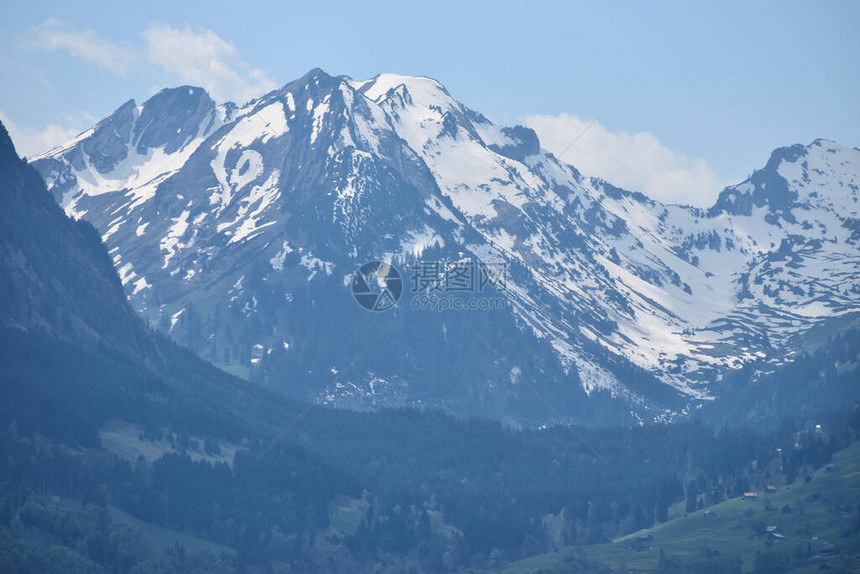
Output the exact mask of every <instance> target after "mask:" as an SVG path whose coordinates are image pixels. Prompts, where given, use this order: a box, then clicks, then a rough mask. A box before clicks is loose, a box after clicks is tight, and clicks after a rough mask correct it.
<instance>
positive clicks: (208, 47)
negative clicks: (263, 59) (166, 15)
mask: <svg viewBox="0 0 860 574" xmlns="http://www.w3.org/2000/svg"><path fill="white" fill-rule="evenodd" d="M143 38H144V40H145V41H146V47H147V52H148V54H149V59H150V61H151V62H152V63H153V64H155V65H157V66H159V67H161V68H162V69H164V70H165V71H166V72H168V73H169V74H170V75H172V76H174V77H175V78H177V79H178V80H180V81H182V82H185V83H189V84H194V85H197V86H201V87H203V88H204V89H205V90H206V91H208V92H209V93H210V94H212V96H213V97H214V98H215V99H216V100H219V101H223V100H233V101H236V102H238V103H242V102H245V101H247V100H250V99H252V98H254V97H257V96H260V95H262V94H264V93H265V92H267V91H269V90H272V89H274V88H275V83H274V82H273V81H272V80H271V79H270V78H269V76H268V75H267V74H266V73H265V72H264V71H263V70H260V69H258V68H252V67H251V66H249V65H248V64H246V63H245V62H244V61H242V59H241V58H240V57H239V54H238V52H237V50H236V47H235V46H234V45H233V44H232V43H230V42H227V41H225V40H223V39H222V38H221V37H220V36H218V35H217V34H215V33H214V32H212V31H211V30H207V29H205V28H191V27H188V26H186V27H184V28H174V27H172V26H168V25H164V24H152V25H150V26H149V28H147V29H146V30H145V31H144V32H143Z"/></svg>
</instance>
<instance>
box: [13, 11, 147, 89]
mask: <svg viewBox="0 0 860 574" xmlns="http://www.w3.org/2000/svg"><path fill="white" fill-rule="evenodd" d="M30 32H31V33H30V36H29V38H28V39H27V41H26V43H25V45H26V46H27V47H28V48H30V49H33V50H41V51H45V52H56V51H59V50H63V51H66V52H68V53H69V54H71V55H72V56H74V57H75V58H79V59H81V60H84V61H85V62H89V63H91V64H95V65H96V66H98V67H100V68H102V69H104V70H107V71H108V72H111V73H112V74H116V75H117V76H128V75H129V73H130V72H131V71H132V70H133V69H134V65H135V61H136V60H137V58H136V55H135V53H134V51H133V50H131V49H127V48H123V47H122V46H119V45H117V44H114V43H113V42H110V41H109V40H105V39H104V38H101V37H100V36H99V35H98V34H96V33H95V32H94V31H93V30H80V31H76V30H72V29H71V28H70V27H69V26H68V25H66V24H65V23H64V22H61V21H60V20H55V19H53V18H52V19H50V20H47V21H45V22H44V23H43V24H40V25H39V26H36V27H34V28H32V29H31V31H30Z"/></svg>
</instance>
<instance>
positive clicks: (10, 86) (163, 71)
mask: <svg viewBox="0 0 860 574" xmlns="http://www.w3.org/2000/svg"><path fill="white" fill-rule="evenodd" d="M4 4H5V5H4V8H3V18H2V20H0V117H2V119H3V121H4V122H6V123H8V124H11V127H12V132H13V135H14V136H16V139H17V140H18V141H19V144H18V145H19V147H20V148H21V149H22V151H23V152H24V153H31V154H32V153H35V152H36V151H38V150H39V148H42V147H44V146H46V145H49V144H51V143H57V142H58V141H59V140H62V139H63V138H65V137H68V135H69V134H73V133H75V132H76V131H80V130H83V129H85V128H86V127H88V126H89V125H90V124H91V123H92V122H94V121H96V120H98V119H100V118H102V117H104V116H105V115H107V114H108V113H110V112H111V111H112V110H113V109H115V108H116V107H118V106H119V105H120V104H122V103H123V102H124V101H126V100H128V99H129V98H135V99H137V100H138V101H139V102H141V101H143V100H145V99H146V98H147V97H148V96H150V95H151V94H153V93H154V92H155V91H157V90H158V89H160V88H162V87H165V86H169V85H178V84H184V83H194V84H198V85H202V86H203V87H205V88H207V89H209V90H210V91H211V92H213V94H214V96H215V97H216V99H222V100H223V99H241V98H244V97H248V96H250V95H256V94H258V93H263V92H264V91H265V90H267V89H269V88H271V87H274V86H278V85H282V84H284V83H286V82H288V81H290V80H292V79H295V78H297V77H299V76H301V75H302V74H303V73H305V72H306V71H307V70H309V69H311V68H314V67H321V68H323V69H324V70H326V71H327V72H329V73H331V74H346V75H349V76H352V77H353V78H356V79H359V78H367V77H371V76H373V75H375V74H377V73H381V72H397V73H402V74H415V75H427V76H431V77H434V78H436V79H438V80H440V81H441V82H442V83H443V84H445V86H446V87H447V88H448V90H449V91H450V92H451V94H452V95H453V96H454V97H455V98H457V99H458V100H460V101H461V102H463V103H464V104H466V105H467V106H469V107H472V108H474V109H476V110H479V111H481V112H482V113H484V114H485V115H486V116H488V117H489V118H490V119H492V120H493V121H496V122H499V123H505V124H512V123H527V124H529V125H531V126H532V127H534V128H536V129H537V131H538V133H539V134H540V135H541V137H542V141H543V143H544V146H545V147H547V148H548V149H552V150H554V151H560V149H563V148H564V147H566V145H567V143H569V142H570V141H571V140H573V138H575V137H576V136H577V135H578V134H579V133H581V131H582V130H583V129H584V128H585V127H586V126H588V125H589V122H590V121H591V120H592V119H594V118H596V117H597V116H598V115H600V114H601V113H602V115H600V119H599V121H598V123H596V124H595V125H594V126H592V128H591V129H589V131H588V132H587V133H586V134H585V135H584V136H583V137H582V138H580V140H578V141H577V143H576V145H575V146H573V148H571V149H570V150H569V151H568V152H567V153H566V154H565V156H564V159H565V160H566V161H569V162H571V163H573V164H574V165H577V166H578V167H580V168H581V169H583V170H584V171H586V173H589V174H592V175H601V176H603V177H606V178H607V179H609V180H611V181H614V182H617V183H619V184H621V185H625V186H627V187H631V188H636V189H641V190H644V191H646V192H647V193H650V194H651V195H654V196H655V197H658V198H661V199H667V200H675V201H686V202H689V203H694V204H707V203H708V202H710V201H711V200H712V198H713V195H714V194H715V193H716V191H718V189H719V188H720V187H721V186H722V185H724V184H727V183H732V182H736V181H739V180H741V179H743V178H744V177H745V176H746V175H748V174H749V173H750V172H751V171H752V170H753V169H756V168H758V167H761V166H762V165H763V164H764V162H765V161H766V160H767V157H768V155H769V153H770V151H771V150H772V149H774V148H775V147H779V146H783V145H790V144H793V143H797V142H800V143H809V142H810V141H812V140H814V139H815V138H818V137H825V138H828V139H833V140H836V141H838V142H840V143H842V144H844V145H849V146H858V145H860V137H858V136H860V113H858V111H857V110H858V106H857V103H856V99H857V94H858V87H860V85H858V84H860V40H858V38H860V34H857V32H856V24H857V23H858V22H860V2H855V1H848V0H831V1H819V2H794V1H784V2H754V3H747V2H710V3H707V4H705V3H694V2H647V3H646V2H614V3H610V4H608V5H604V3H598V2H588V3H583V2H557V3H556V2H540V1H532V2H529V3H505V2H472V3H468V4H466V3H459V2H457V3H455V2H433V3H423V4H421V5H417V6H415V7H412V6H409V5H407V4H406V3H402V2H381V3H356V2H349V3H340V2H326V3H314V2H310V1H305V2H299V3H289V2H278V3H270V4H254V3H251V2H235V1H233V2H226V3H217V2H176V1H175V0H174V1H172V2H161V1H157V0H156V1H148V2H146V3H142V5H140V6H134V7H126V6H121V5H120V4H119V3H116V2H90V3H87V4H86V5H85V6H80V5H77V4H79V3H70V2H20V1H13V2H11V3H10V2H8V1H7V2H6V3H4Z"/></svg>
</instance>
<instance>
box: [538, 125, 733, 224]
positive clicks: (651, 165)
mask: <svg viewBox="0 0 860 574" xmlns="http://www.w3.org/2000/svg"><path fill="white" fill-rule="evenodd" d="M524 122H525V124H526V125H527V126H529V127H530V128H532V129H533V130H535V131H536V132H537V134H538V137H539V138H540V141H541V146H542V147H543V148H544V149H547V150H549V151H551V152H553V153H554V154H556V156H558V154H560V153H562V152H563V151H564V150H565V148H567V147H568V146H569V145H570V143H571V141H573V140H574V138H576V137H577V136H579V135H580V134H582V136H581V137H580V138H579V139H578V140H577V141H576V143H575V144H574V145H572V146H570V148H569V149H568V150H567V151H566V152H564V155H563V157H561V158H560V159H561V160H562V161H565V162H567V163H570V164H571V165H573V166H575V167H576V168H577V169H579V170H580V171H581V172H582V173H583V174H585V175H588V176H596V177H601V178H603V179H605V180H607V181H608V182H610V183H613V184H615V185H618V186H620V187H623V188H625V189H629V190H631V191H641V192H642V193H644V194H645V195H647V196H649V197H651V198H653V199H656V200H659V201H662V202H664V203H683V204H687V205H695V206H699V207H707V206H710V205H712V204H713V202H714V200H716V198H717V195H718V194H719V192H720V191H721V190H722V188H723V187H724V185H725V184H724V183H723V182H722V181H721V179H720V177H719V176H717V174H716V173H715V172H714V170H713V169H711V168H710V166H708V164H707V163H706V162H705V161H704V160H702V159H697V158H690V157H687V156H686V155H684V154H683V153H680V152H677V151H674V150H671V149H669V148H667V147H666V146H664V145H663V144H661V143H660V141H659V140H658V139H657V138H656V137H655V136H654V135H653V134H650V133H648V132H639V133H634V134H631V133H627V132H623V131H619V132H612V131H609V130H607V129H606V128H605V127H603V126H602V125H600V123H599V122H595V123H594V125H592V126H591V127H590V128H588V125H589V124H590V123H591V121H589V120H585V119H582V118H579V117H577V116H573V115H569V114H561V115H558V116H528V117H526V118H525V119H524ZM586 128H588V131H586V132H585V133H584V134H583V131H584V130H586Z"/></svg>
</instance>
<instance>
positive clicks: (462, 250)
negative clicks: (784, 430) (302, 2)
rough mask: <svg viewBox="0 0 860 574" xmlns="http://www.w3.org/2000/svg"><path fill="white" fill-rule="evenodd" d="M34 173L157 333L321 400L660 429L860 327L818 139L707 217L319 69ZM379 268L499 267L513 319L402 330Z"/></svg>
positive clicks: (186, 91)
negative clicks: (367, 274)
mask: <svg viewBox="0 0 860 574" xmlns="http://www.w3.org/2000/svg"><path fill="white" fill-rule="evenodd" d="M31 161H32V162H33V165H34V166H35V167H36V168H37V169H38V170H39V171H40V172H41V173H42V174H43V176H44V177H45V179H46V181H47V183H48V186H49V188H50V189H51V190H52V192H53V193H54V195H55V196H56V198H57V199H58V201H60V202H61V204H62V205H63V207H64V208H65V209H66V211H67V213H69V214H71V215H73V216H75V217H82V218H85V219H87V220H88V221H90V222H91V223H93V224H94V225H95V226H96V227H97V228H98V229H99V230H100V231H101V233H102V234H103V239H104V241H105V242H106V243H107V244H108V246H109V247H110V249H111V254H112V256H113V258H114V263H115V265H116V267H117V268H118V270H119V272H120V276H121V278H122V281H123V284H124V286H125V288H126V291H127V293H128V296H129V298H130V299H131V302H132V303H133V305H134V306H135V308H136V309H137V310H138V311H139V312H140V313H141V314H142V315H143V316H144V317H146V318H147V319H148V320H149V321H150V322H151V323H152V324H153V325H155V326H158V327H159V328H161V329H163V330H165V331H167V332H169V333H171V334H172V335H173V336H174V338H176V339H177V340H179V341H180V342H182V343H184V344H187V345H188V346H190V347H191V348H193V349H194V350H196V351H197V352H198V353H200V354H201V355H203V356H204V357H206V358H208V359H210V360H212V361H214V362H215V363H216V364H219V365H221V366H224V367H225V368H227V369H228V370H232V371H234V372H240V373H242V374H245V375H247V376H249V377H250V378H253V379H258V380H261V381H263V382H264V383H266V384H268V385H270V386H273V387H277V388H280V389H282V390H284V391H285V392H288V393H290V394H293V395H297V396H300V397H303V398H312V399H314V400H317V401H319V402H323V403H328V404H334V405H340V406H348V407H355V408H368V407H375V406H380V405H397V404H410V405H417V406H439V407H442V408H446V409H448V410H451V411H454V412H459V413H468V414H483V415H487V416H493V417H497V418H502V419H509V420H513V421H516V422H527V423H540V422H547V421H559V420H577V421H578V422H582V423H600V422H618V421H619V420H630V419H640V420H641V419H646V418H647V419H666V418H671V417H672V416H674V415H675V414H677V413H678V412H680V411H683V410H684V409H686V408H688V407H689V406H690V405H692V404H694V403H695V402H696V401H698V400H701V399H707V398H708V397H709V396H710V395H711V393H712V391H711V389H712V384H713V382H714V381H715V380H718V379H719V377H720V376H721V373H723V372H724V371H725V370H726V369H730V368H736V367H739V366H741V365H743V364H745V363H747V362H750V361H757V360H762V359H764V360H765V361H770V362H779V361H782V360H785V357H786V356H790V353H791V352H792V349H793V341H794V340H795V338H796V337H797V336H799V335H801V334H802V333H804V332H805V331H807V330H808V329H810V328H813V327H815V326H817V325H822V324H826V322H827V321H830V320H832V319H833V318H834V317H840V316H843V315H847V314H850V313H855V312H857V311H860V249H858V245H860V243H858V242H860V219H858V188H857V185H858V183H860V151H858V150H856V149H851V148H847V147H843V146H840V145H838V144H836V143H833V142H829V141H825V140H817V141H815V142H813V143H812V144H810V145H808V146H803V145H795V146H792V147H788V148H781V149H778V150H776V151H775V152H773V155H772V156H771V158H770V160H769V161H768V162H767V165H766V166H765V167H764V168H763V169H761V170H759V171H757V172H755V173H754V174H753V175H752V176H750V178H749V179H747V180H746V181H744V182H742V183H740V184H738V185H736V186H732V187H729V188H727V189H726V190H724V191H723V192H722V194H721V195H720V197H719V199H718V201H717V202H716V204H715V205H714V206H713V207H712V208H710V209H708V210H700V209H694V208H690V207H684V206H675V205H663V204H660V203H658V202H655V201H652V200H650V199H648V198H646V197H644V196H642V195H641V194H638V193H632V192H628V191H625V190H621V189H618V188H616V187H614V186H612V185H610V184H609V183H607V182H604V181H602V180H597V179H586V178H584V177H582V176H581V175H580V174H579V173H578V172H577V170H576V169H575V168H573V167H572V166H570V165H567V164H564V163H561V162H559V161H558V160H557V159H556V158H555V157H554V156H553V155H552V154H550V153H549V152H546V151H545V150H542V149H541V148H540V143H539V141H538V138H537V136H536V135H535V133H534V132H533V131H532V130H530V129H527V128H524V127H521V126H516V127H502V126H497V125H495V124H493V123H492V122H490V121H489V120H487V119H486V118H485V117H483V116H482V115H481V114H479V113H477V112H475V111H472V110H470V109H468V108H466V107H464V106H463V105H462V104H460V103H458V102H457V101H456V100H455V99H454V98H452V97H451V95H450V94H449V93H448V92H447V91H446V90H445V88H444V87H443V86H442V85H441V84H439V83H438V82H436V81H435V80H432V79H430V78H424V77H407V76H398V75H393V74H383V75H380V76H377V77H375V78H373V79H370V80H367V81H360V82H359V81H354V80H352V79H350V78H348V77H343V76H341V77H332V76H329V75H327V74H326V73H324V72H322V71H320V70H313V71H311V72H309V73H308V74H306V75H305V76H304V77H302V78H301V79H299V80H296V81H295V82H292V83H290V84H287V85H286V86H284V87H283V88H281V89H279V90H276V91H273V92H271V93H269V94H266V95H265V96H263V97H261V98H259V99H257V100H254V101H252V102H250V103H248V104H246V105H244V106H242V107H238V106H236V105H234V104H230V103H227V104H220V105H219V104H216V103H215V102H214V101H213V100H212V99H211V98H210V97H209V96H208V95H207V94H206V93H205V91H203V90H201V89H200V88H192V87H187V86H186V87H180V88H175V89H168V90H163V91H161V92H159V93H158V94H156V95H155V96H153V97H152V98H150V99H149V100H148V101H147V102H145V103H144V104H143V105H137V104H136V103H135V102H134V101H129V102H128V103H126V104H124V105H123V106H122V107H120V108H119V109H118V110H117V111H116V112H115V113H114V114H112V115H111V116H110V117H108V118H106V119H104V120H102V121H101V122H99V123H98V124H97V125H96V126H94V127H93V128H92V129H90V130H89V131H87V132H85V133H83V134H81V135H80V136H78V137H77V138H76V139H75V140H73V141H71V142H69V143H67V144H65V145H63V146H60V147H58V148H56V149H53V150H50V151H48V152H46V153H44V154H42V155H40V156H38V157H36V158H32V159H31ZM372 260H385V261H392V262H394V264H395V266H396V267H398V268H399V269H400V271H401V273H402V274H403V275H404V279H405V280H406V282H407V283H409V279H410V274H411V273H412V271H411V270H410V268H411V267H412V266H415V265H418V264H419V263H420V262H421V261H425V262H426V261H435V260H444V261H448V262H458V261H459V262H464V261H465V262H469V261H471V262H475V261H483V262H499V261H504V262H506V265H507V267H506V289H505V290H504V292H503V293H502V294H501V296H504V297H505V298H506V306H505V308H504V309H500V310H498V309H497V310H495V311H469V312H466V311H463V312H455V311H447V312H435V311H428V310H414V309H412V308H410V305H409V302H410V297H412V295H413V294H411V293H408V292H407V293H406V294H405V295H404V298H403V299H402V300H401V302H400V305H399V306H398V307H397V308H396V309H394V310H392V311H390V312H386V313H379V314H374V313H368V312H366V311H364V310H362V309H361V308H359V307H358V305H356V304H355V302H354V301H352V299H351V294H350V283H351V278H352V274H353V272H354V271H355V270H356V269H357V268H358V267H359V266H360V265H361V264H362V263H364V262H366V261H372ZM496 295H498V294H496ZM618 399H622V400H618Z"/></svg>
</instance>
